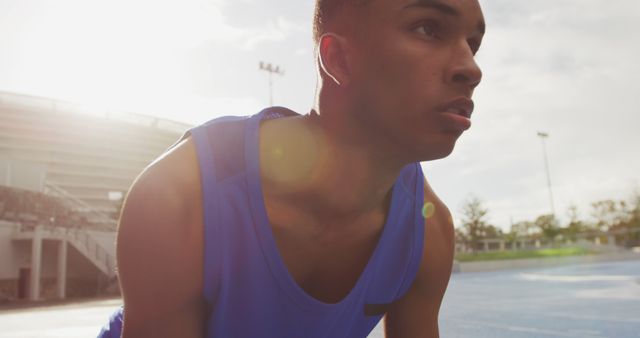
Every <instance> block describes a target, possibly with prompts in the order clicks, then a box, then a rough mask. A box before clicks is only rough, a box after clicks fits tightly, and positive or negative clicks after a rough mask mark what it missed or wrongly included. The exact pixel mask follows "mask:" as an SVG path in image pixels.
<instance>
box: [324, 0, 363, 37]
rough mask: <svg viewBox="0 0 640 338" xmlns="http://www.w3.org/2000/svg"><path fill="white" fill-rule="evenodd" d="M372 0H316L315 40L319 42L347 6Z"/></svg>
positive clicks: (360, 4) (359, 4)
mask: <svg viewBox="0 0 640 338" xmlns="http://www.w3.org/2000/svg"><path fill="white" fill-rule="evenodd" d="M370 1H371V0H316V9H315V12H314V15H313V41H315V42H316V43H318V42H319V41H320V37H321V36H322V34H324V33H326V32H327V29H328V27H330V26H331V25H332V24H333V23H334V22H335V21H334V20H335V19H336V17H337V16H338V15H339V13H340V12H342V11H341V10H342V9H344V8H345V7H347V6H363V5H366V4H367V3H369V2H370Z"/></svg>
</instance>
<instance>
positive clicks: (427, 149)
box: [416, 140, 456, 162]
mask: <svg viewBox="0 0 640 338" xmlns="http://www.w3.org/2000/svg"><path fill="white" fill-rule="evenodd" d="M455 145H456V142H455V140H454V141H452V142H451V141H450V142H442V143H438V144H429V145H428V146H424V147H421V148H420V149H416V150H417V151H416V153H417V154H418V158H417V162H424V161H434V160H440V159H443V158H445V157H447V156H449V155H451V153H452V152H453V149H454V148H455Z"/></svg>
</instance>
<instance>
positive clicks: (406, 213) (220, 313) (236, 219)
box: [99, 107, 424, 338]
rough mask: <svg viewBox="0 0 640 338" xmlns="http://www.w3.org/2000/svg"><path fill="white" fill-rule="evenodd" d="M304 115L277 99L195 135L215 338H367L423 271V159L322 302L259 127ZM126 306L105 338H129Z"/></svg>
mask: <svg viewBox="0 0 640 338" xmlns="http://www.w3.org/2000/svg"><path fill="white" fill-rule="evenodd" d="M294 115H296V113H294V112H292V111H290V110H288V109H285V108H279V107H274V108H269V109H265V110H263V111H262V112H260V113H258V114H256V115H253V116H251V117H224V118H219V119H215V120H212V121H210V122H207V123H205V124H203V125H201V126H199V127H196V128H193V129H191V130H190V131H188V132H187V134H186V136H188V135H191V136H192V138H193V141H194V142H195V145H196V149H197V154H198V160H199V166H200V173H201V182H202V192H203V209H204V227H205V230H204V233H205V239H204V240H205V246H204V251H205V252H204V270H203V271H204V290H203V292H204V295H205V298H206V301H207V303H208V305H209V308H210V312H209V314H208V319H207V325H206V337H208V338H214V337H215V338H229V337H238V338H249V337H251V338H253V337H273V338H301V337H304V338H347V337H348V338H354V337H367V335H368V334H369V333H370V332H371V330H372V329H373V328H374V327H375V326H376V325H377V323H378V322H379V321H380V319H381V318H382V317H383V315H384V310H385V305H388V304H390V303H393V302H394V301H396V300H397V299H399V298H400V297H402V295H403V294H404V293H405V292H406V291H407V290H408V289H409V287H410V286H411V283H412V282H413V280H414V278H415V275H416V273H417V271H418V268H419V265H420V259H421V256H422V248H423V239H424V218H423V217H422V205H423V182H424V181H423V175H422V171H421V169H420V165H419V164H418V163H413V164H410V165H408V166H406V167H405V168H403V170H402V171H401V173H400V176H399V177H398V179H397V180H396V182H395V184H394V186H393V190H392V197H391V206H390V209H389V212H388V216H387V221H386V223H385V225H384V228H383V230H382V234H381V236H380V238H379V239H378V243H377V245H376V247H375V250H374V251H373V253H372V255H371V257H370V258H369V261H368V262H367V264H366V266H365V268H364V270H363V271H362V273H361V275H360V276H359V278H358V280H357V282H356V284H355V286H354V287H353V289H352V290H351V291H350V292H349V293H348V295H347V296H346V297H345V298H343V299H342V300H341V301H339V302H338V303H333V304H328V303H324V302H321V301H319V300H317V299H315V298H313V297H312V296H310V295H309V294H307V293H306V292H305V291H304V290H303V289H302V288H301V287H300V286H299V285H298V284H297V282H296V281H295V280H294V279H293V277H292V276H291V275H290V274H289V271H288V270H287V267H286V266H285V264H284V262H283V260H282V257H281V256H280V254H279V252H278V248H277V246H276V242H275V239H274V236H273V233H272V231H271V226H270V224H269V220H268V218H267V212H266V209H265V204H264V200H263V195H262V186H261V178H260V163H259V156H260V154H259V144H258V143H259V134H258V132H259V127H260V122H261V121H262V120H265V119H273V118H279V117H285V116H294ZM186 136H185V137H186ZM122 312H123V311H119V312H117V313H116V314H114V315H113V316H112V318H111V320H110V322H109V324H108V325H107V326H105V327H104V328H103V331H102V333H101V334H100V336H99V338H108V337H120V329H121V323H122Z"/></svg>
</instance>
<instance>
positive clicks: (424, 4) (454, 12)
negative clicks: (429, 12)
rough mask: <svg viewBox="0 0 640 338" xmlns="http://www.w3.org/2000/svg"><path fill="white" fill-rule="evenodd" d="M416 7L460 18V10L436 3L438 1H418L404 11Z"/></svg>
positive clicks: (407, 6)
mask: <svg viewBox="0 0 640 338" xmlns="http://www.w3.org/2000/svg"><path fill="white" fill-rule="evenodd" d="M414 7H424V8H430V9H435V10H437V11H440V12H442V13H444V14H447V15H450V16H460V13H459V12H458V10H456V9H455V8H453V7H451V6H449V5H447V4H444V3H442V2H440V1H436V0H416V1H414V2H412V3H410V4H408V5H406V6H405V7H404V9H408V8H414Z"/></svg>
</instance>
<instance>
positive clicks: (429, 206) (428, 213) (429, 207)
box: [422, 202, 436, 218]
mask: <svg viewBox="0 0 640 338" xmlns="http://www.w3.org/2000/svg"><path fill="white" fill-rule="evenodd" d="M435 213H436V206H435V205H433V203H431V202H427V203H425V204H424V206H423V207H422V217H424V218H431V217H432V216H433V214H435Z"/></svg>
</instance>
